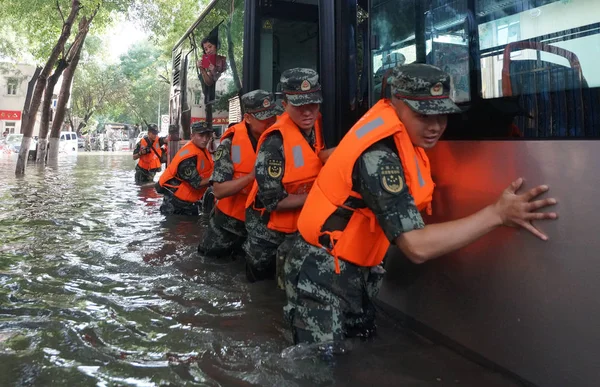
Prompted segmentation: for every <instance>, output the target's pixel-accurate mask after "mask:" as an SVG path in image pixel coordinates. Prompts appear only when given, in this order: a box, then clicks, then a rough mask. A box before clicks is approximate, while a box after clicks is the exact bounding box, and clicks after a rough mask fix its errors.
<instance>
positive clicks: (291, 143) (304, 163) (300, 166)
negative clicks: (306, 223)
mask: <svg viewBox="0 0 600 387" xmlns="http://www.w3.org/2000/svg"><path fill="white" fill-rule="evenodd" d="M275 131H279V132H280V133H281V136H282V137H283V156H284V157H285V164H284V165H285V166H284V175H283V179H282V183H283V187H284V188H285V190H286V192H287V193H288V194H296V195H301V194H305V193H307V192H309V191H310V188H311V187H312V185H313V183H314V181H315V179H316V178H317V175H318V174H319V171H321V167H322V166H323V163H322V162H321V159H319V156H318V155H319V152H320V151H322V150H323V148H324V144H323V132H322V129H321V114H319V117H318V118H317V121H316V122H315V144H313V145H314V147H315V149H314V150H313V149H312V148H311V146H310V145H309V144H308V142H307V141H306V139H305V138H304V136H303V135H302V133H301V132H300V129H299V128H298V126H297V125H296V124H295V123H294V121H292V119H291V118H290V116H289V115H288V114H287V113H283V114H282V115H280V116H279V117H278V118H277V122H275V123H274V124H273V125H272V126H271V127H270V128H269V129H267V130H266V131H265V132H264V133H263V134H262V135H261V136H260V139H259V140H258V146H257V148H256V149H260V146H261V145H262V143H263V141H264V139H265V138H266V136H267V135H268V134H269V133H273V132H275ZM257 193H258V184H257V183H256V180H255V181H254V184H253V185H252V190H251V191H250V194H249V195H248V201H247V202H246V208H248V207H250V206H252V208H254V209H255V210H257V211H260V212H261V213H263V212H264V211H265V209H264V208H256V207H255V206H254V202H255V199H256V194H257ZM300 210H301V208H297V209H294V210H285V211H272V212H271V213H270V215H269V223H268V224H267V227H268V228H269V229H271V230H275V231H280V232H284V233H287V234H290V233H293V232H296V230H298V216H299V215H300Z"/></svg>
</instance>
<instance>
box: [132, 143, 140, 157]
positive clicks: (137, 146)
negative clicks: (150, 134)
mask: <svg viewBox="0 0 600 387" xmlns="http://www.w3.org/2000/svg"><path fill="white" fill-rule="evenodd" d="M141 148H142V141H138V143H137V144H136V146H135V148H134V149H133V154H134V155H135V154H139V153H140V150H141Z"/></svg>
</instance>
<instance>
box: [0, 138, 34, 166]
mask: <svg viewBox="0 0 600 387" xmlns="http://www.w3.org/2000/svg"><path fill="white" fill-rule="evenodd" d="M22 141H23V134H21V133H11V134H9V135H8V136H6V139H5V140H4V141H3V144H4V145H3V147H4V150H5V151H8V152H9V153H19V150H20V149H21V142H22ZM36 155H37V141H36V140H34V139H33V138H32V139H31V144H30V145H29V156H28V158H29V160H35V157H36Z"/></svg>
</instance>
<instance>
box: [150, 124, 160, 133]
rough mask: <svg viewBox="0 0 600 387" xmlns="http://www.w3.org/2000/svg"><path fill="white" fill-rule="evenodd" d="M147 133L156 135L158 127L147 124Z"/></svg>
mask: <svg viewBox="0 0 600 387" xmlns="http://www.w3.org/2000/svg"><path fill="white" fill-rule="evenodd" d="M148 132H150V133H154V134H157V133H158V126H157V125H156V124H149V125H148Z"/></svg>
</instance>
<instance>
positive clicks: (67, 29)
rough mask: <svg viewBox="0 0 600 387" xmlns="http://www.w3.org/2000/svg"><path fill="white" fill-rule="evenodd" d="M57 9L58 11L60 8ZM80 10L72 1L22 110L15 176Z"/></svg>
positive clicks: (24, 159)
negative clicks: (45, 92)
mask: <svg viewBox="0 0 600 387" xmlns="http://www.w3.org/2000/svg"><path fill="white" fill-rule="evenodd" d="M57 4H58V3H57ZM58 9H59V11H60V7H59V8H58ZM80 9H81V3H80V2H79V0H72V2H71V9H70V12H69V16H68V17H67V19H65V20H64V22H63V27H62V31H61V33H60V36H59V38H58V41H57V43H56V45H55V46H54V48H53V50H52V52H51V54H50V57H49V58H48V60H47V61H46V65H45V66H44V67H43V69H42V71H41V72H40V75H39V77H38V79H37V82H36V86H35V89H34V91H33V95H32V98H31V103H30V104H29V106H25V107H24V109H23V110H24V111H25V110H27V113H28V117H27V120H24V122H23V124H25V125H24V127H23V128H22V132H23V140H22V142H21V148H20V150H19V157H18V160H17V166H16V169H15V173H16V174H17V175H23V174H24V173H25V163H26V162H27V157H28V155H29V145H30V144H31V135H32V133H33V124H34V122H35V115H36V114H37V111H38V109H39V107H40V103H41V100H42V93H43V92H44V88H45V86H46V80H47V78H48V75H49V74H50V71H51V70H52V67H53V66H54V63H55V62H56V60H57V59H58V56H59V55H60V52H61V51H62V49H63V47H64V45H65V42H66V41H67V39H68V38H69V35H70V34H71V27H72V25H73V22H74V21H75V18H76V17H77V14H78V13H79V10H80ZM61 14H62V12H61Z"/></svg>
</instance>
